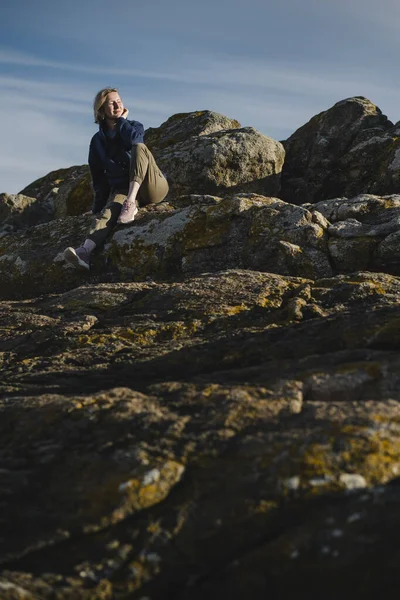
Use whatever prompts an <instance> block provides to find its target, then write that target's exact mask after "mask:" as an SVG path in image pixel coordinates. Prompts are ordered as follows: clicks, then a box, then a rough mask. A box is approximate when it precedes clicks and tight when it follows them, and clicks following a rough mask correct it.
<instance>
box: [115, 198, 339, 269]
mask: <svg viewBox="0 0 400 600" xmlns="http://www.w3.org/2000/svg"><path fill="white" fill-rule="evenodd" d="M201 199H202V198H201V197H198V203H195V204H189V206H188V207H187V208H182V209H180V210H176V211H174V212H173V213H167V214H160V215H154V216H152V217H151V218H150V217H147V218H146V219H143V220H138V221H137V223H136V224H135V225H134V226H133V227H129V228H123V229H120V230H119V231H117V232H116V233H115V234H114V235H113V237H112V239H111V241H110V244H109V245H108V246H107V248H106V256H109V258H110V260H111V261H112V262H113V263H114V264H115V265H116V266H118V268H119V269H120V270H121V271H122V272H124V273H125V276H126V277H133V278H135V279H145V278H146V277H149V276H152V277H154V276H156V277H171V276H177V275H178V276H182V275H185V274H186V275H187V274H191V273H201V272H204V271H206V272H207V271H217V270H220V269H226V268H237V267H240V268H249V269H257V270H260V271H269V272H274V273H282V274H287V275H295V276H299V277H312V278H316V277H321V276H328V275H329V274H331V273H332V270H331V266H330V264H329V261H328V259H327V254H326V250H327V237H326V227H327V221H326V220H324V219H323V217H322V216H321V215H320V216H318V214H317V213H311V212H310V211H308V210H307V209H304V208H302V207H298V206H294V205H292V204H288V203H286V202H283V201H282V200H279V199H278V198H266V197H263V196H258V195H256V194H250V195H246V194H239V195H237V196H234V197H233V198H226V199H224V200H222V199H218V198H217V199H214V203H210V204H202V203H201Z"/></svg>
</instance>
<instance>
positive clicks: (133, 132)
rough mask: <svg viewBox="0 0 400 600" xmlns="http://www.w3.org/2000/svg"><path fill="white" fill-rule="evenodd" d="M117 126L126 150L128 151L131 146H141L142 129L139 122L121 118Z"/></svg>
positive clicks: (142, 139) (142, 138)
mask: <svg viewBox="0 0 400 600" xmlns="http://www.w3.org/2000/svg"><path fill="white" fill-rule="evenodd" d="M117 126H118V131H119V134H120V136H121V138H122V141H123V142H124V146H125V148H126V149H127V150H128V149H130V148H131V147H132V146H133V144H143V142H144V127H143V125H142V124H141V123H139V121H127V120H126V119H124V118H123V117H120V118H119V119H118V123H117Z"/></svg>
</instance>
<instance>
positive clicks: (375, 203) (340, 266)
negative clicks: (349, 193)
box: [309, 194, 400, 274]
mask: <svg viewBox="0 0 400 600" xmlns="http://www.w3.org/2000/svg"><path fill="white" fill-rule="evenodd" d="M309 209H310V210H311V211H314V210H315V211H317V213H318V214H322V215H323V216H324V217H325V218H326V219H327V220H328V221H329V222H330V225H329V226H328V238H329V241H328V251H329V256H330V260H331V263H332V265H333V266H334V268H335V270H336V271H337V272H341V273H346V272H347V273H349V272H352V271H357V270H360V269H363V270H372V271H389V272H391V273H397V274H399V273H400V246H399V240H400V195H397V194H396V195H390V196H383V197H382V196H374V195H370V194H360V195H359V196H356V197H354V198H349V199H347V198H333V199H331V200H326V201H323V202H317V203H316V204H314V205H312V206H309Z"/></svg>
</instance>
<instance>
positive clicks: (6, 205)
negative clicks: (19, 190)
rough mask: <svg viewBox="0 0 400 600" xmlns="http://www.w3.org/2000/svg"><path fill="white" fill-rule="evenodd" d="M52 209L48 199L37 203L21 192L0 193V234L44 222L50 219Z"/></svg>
mask: <svg viewBox="0 0 400 600" xmlns="http://www.w3.org/2000/svg"><path fill="white" fill-rule="evenodd" d="M53 211H54V207H53V204H52V202H51V201H49V199H46V200H44V201H43V202H40V203H39V202H36V200H35V199H34V198H31V197H29V196H24V195H23V194H0V220H1V223H2V225H1V229H0V235H4V234H5V233H9V232H11V231H14V230H18V229H22V228H26V227H32V226H34V225H38V224H39V223H46V222H48V221H50V220H51V219H52V217H53Z"/></svg>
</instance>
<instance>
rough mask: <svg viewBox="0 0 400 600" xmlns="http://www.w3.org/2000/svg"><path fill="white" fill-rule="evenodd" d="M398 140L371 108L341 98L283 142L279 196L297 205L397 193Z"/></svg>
mask: <svg viewBox="0 0 400 600" xmlns="http://www.w3.org/2000/svg"><path fill="white" fill-rule="evenodd" d="M397 140H398V133H397V130H396V128H394V126H393V123H391V122H390V121H389V120H388V119H387V117H386V116H385V115H383V114H382V112H381V110H380V109H379V108H378V107H377V106H375V104H373V103H372V102H370V101H369V100H368V99H366V98H362V97H355V98H348V99H347V100H342V101H341V102H338V103H337V104H335V105H334V106H333V107H332V108H330V109H329V110H327V111H325V112H322V113H320V114H318V115H316V116H315V117H313V118H312V119H311V120H310V121H309V122H308V123H306V124H305V125H303V126H302V127H300V129H298V130H297V131H296V132H295V133H294V134H293V135H291V136H290V137H289V138H288V139H287V140H286V141H285V142H283V144H284V147H285V151H286V158H285V164H284V166H283V170H282V192H281V197H282V198H284V199H285V200H287V201H289V202H294V203H296V204H301V203H304V202H318V201H321V200H326V199H328V198H333V197H337V196H351V195H356V194H359V193H362V192H365V193H367V192H370V193H378V194H388V193H392V192H394V191H397V190H396V189H394V188H395V187H396V186H398V184H399V177H400V165H399V164H397V163H399V159H398V154H399V153H398V152H397V151H398V150H399V148H400V145H399V142H398V141H397ZM399 152H400V150H399Z"/></svg>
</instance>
